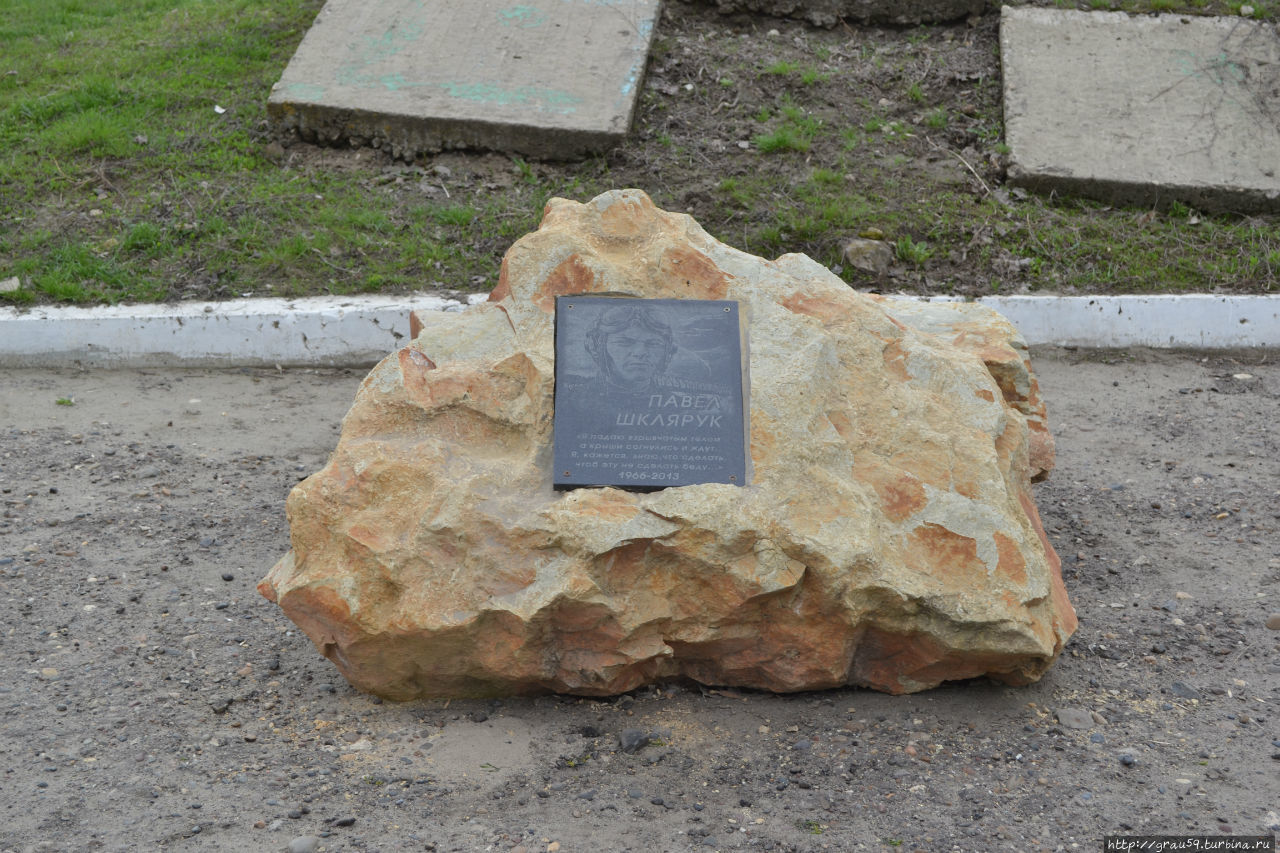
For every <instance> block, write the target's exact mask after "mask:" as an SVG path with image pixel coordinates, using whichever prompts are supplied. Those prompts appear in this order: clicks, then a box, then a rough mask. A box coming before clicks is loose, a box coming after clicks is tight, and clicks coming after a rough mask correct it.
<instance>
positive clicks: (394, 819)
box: [0, 350, 1280, 853]
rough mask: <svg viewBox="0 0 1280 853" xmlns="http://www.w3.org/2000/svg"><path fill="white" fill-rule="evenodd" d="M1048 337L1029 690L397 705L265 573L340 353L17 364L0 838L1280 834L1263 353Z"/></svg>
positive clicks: (552, 841)
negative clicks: (347, 678) (1073, 345)
mask: <svg viewBox="0 0 1280 853" xmlns="http://www.w3.org/2000/svg"><path fill="white" fill-rule="evenodd" d="M1036 358H1037V361H1036V366H1037V370H1038V372H1039V373H1040V376H1041V381H1042V384H1043V386H1044V390H1045V392H1046V398H1047V400H1048V404H1049V407H1050V418H1051V424H1052V425H1053V427H1054V430H1055V433H1056V435H1057V438H1058V452H1059V456H1058V468H1057V470H1056V471H1055V472H1054V475H1053V477H1052V478H1051V479H1050V481H1049V482H1047V483H1045V484H1043V485H1041V486H1039V487H1037V492H1036V494H1037V499H1038V501H1039V504H1040V508H1041V512H1042V514H1043V516H1044V520H1045V524H1046V528H1047V529H1048V530H1049V532H1050V535H1051V537H1052V538H1053V540H1054V542H1055V544H1056V546H1057V548H1058V550H1059V552H1060V554H1061V556H1062V558H1063V563H1064V575H1065V578H1066V582H1067V587H1068V589H1069V591H1070V593H1071V596H1072V599H1073V601H1074V603H1075V605H1076V608H1077V610H1078V611H1079V614H1080V620H1081V627H1080V630H1079V632H1078V634H1077V635H1076V637H1075V638H1074V639H1073V641H1072V642H1071V643H1070V645H1069V646H1068V648H1067V650H1066V652H1065V653H1064V655H1063V657H1062V659H1061V660H1060V661H1059V662H1058V664H1057V665H1056V666H1055V668H1054V669H1053V670H1051V671H1050V673H1049V674H1048V675H1047V676H1046V677H1045V678H1044V679H1043V680H1042V681H1041V682H1040V683H1038V684H1035V685H1032V686H1030V687H1027V688H1020V689H1010V688H1007V687H1002V686H999V685H995V684H992V683H989V682H986V681H984V680H977V681H972V682H966V683H961V684H956V685H952V686H946V687H943V688H940V689H937V690H934V691H931V692H927V693H922V694H917V695H912V696H900V697H892V696H886V695H882V694H877V693H871V692H868V691H863V690H855V689H848V690H837V691H829V692H825V693H813V694H801V695H792V696H773V695H766V694H759V693H749V692H744V691H735V690H730V689H711V688H701V687H698V686H696V685H670V686H664V687H663V688H661V689H656V688H655V689H645V690H640V691H637V692H635V693H633V694H628V695H625V696H621V697H617V698H616V699H613V700H608V701H603V700H597V699H579V698H575V697H561V696H547V697H538V698H530V699H506V700H502V701H497V700H495V701H490V702H482V701H465V702H463V701H457V702H419V703H408V704H403V705H394V704H391V703H381V702H379V701H378V700H376V699H371V698H370V697H367V696H364V695H361V694H358V693H356V692H355V691H353V690H352V689H351V688H350V687H348V686H347V685H346V683H345V682H344V681H343V680H342V679H341V678H340V677H339V676H338V675H337V673H336V672H335V670H334V669H333V668H332V667H331V665H330V664H329V663H328V662H327V661H325V660H324V659H323V658H321V657H320V656H319V654H318V653H317V652H316V651H315V650H314V649H313V648H312V647H311V646H310V644H309V643H308V642H307V641H306V640H305V638H303V637H301V636H300V635H299V634H298V633H297V632H296V631H294V630H292V626H291V624H290V623H289V622H288V621H287V620H286V619H285V618H284V617H283V616H282V615H281V613H280V612H279V610H278V609H277V608H275V607H274V606H273V605H270V604H268V603H267V602H266V601H264V600H263V599H261V598H260V597H259V596H258V595H257V593H256V591H255V589H254V586H255V584H256V583H257V581H258V580H259V578H260V577H261V576H262V575H263V574H264V573H265V572H266V570H267V568H269V566H270V565H271V564H272V562H273V561H274V560H276V559H277V558H278V557H279V556H280V555H281V554H282V553H283V552H284V551H285V549H286V548H287V536H288V531H287V526H286V524H285V521H284V516H283V506H284V497H285V495H286V494H287V492H288V490H289V488H290V487H291V486H292V485H293V484H294V483H295V482H297V480H298V479H299V478H301V477H303V476H305V475H306V474H307V473H309V472H311V471H313V470H315V469H316V468H317V467H319V466H320V465H321V464H323V462H324V460H325V458H326V456H327V454H328V452H329V449H330V448H331V447H332V446H333V444H334V442H335V440H336V437H337V431H338V425H339V421H340V418H341V416H342V414H343V413H344V412H345V410H346V407H347V405H348V404H349V402H350V400H351V398H352V395H353V393H354V391H355V387H356V385H357V384H358V383H359V381H360V379H361V378H362V376H363V371H331V372H315V371H285V372H277V371H238V372H213V371H162V370H154V371H121V372H107V373H88V372H47V371H43V372H35V371H31V372H24V371H13V372H9V373H6V374H5V377H4V382H3V384H2V386H0V510H2V515H0V583H2V589H3V595H0V625H2V626H3V627H2V628H0V715H2V719H3V727H0V759H2V760H0V765H2V766H3V771H2V773H0V851H8V850H14V851H25V850H50V851H52V850H57V851H62V850H76V851H80V850H111V851H134V850H184V851H186V850H217V851H226V850H254V851H257V850H282V851H283V850H290V851H325V850H327V851H337V850H381V851H401V850H436V851H446V850H448V851H454V850H456V851H472V850H496V851H509V850H521V849H523V850H526V851H547V850H560V851H565V853H569V851H606V850H607V851H618V850H634V851H664V850H670V851H683V850H737V849H742V850H778V851H781V850H787V851H791V850H797V851H809V850H839V851H845V850H860V849H865V850H902V851H905V850H925V851H935V850H964V851H970V850H973V851H985V850H1018V851H1031V850H1074V849H1077V845H1078V849H1081V850H1096V849H1099V845H1100V843H1101V839H1102V837H1103V836H1104V835H1106V834H1113V833H1121V834H1127V833H1196V834H1199V833H1207V834H1214V835H1216V834H1219V833H1228V832H1229V833H1236V834H1254V833H1260V832H1266V831H1275V830H1277V829H1280V816H1277V809H1278V808H1280V805H1278V804H1280V740H1278V739H1277V738H1280V714H1278V712H1280V708H1278V707H1277V703H1278V702H1280V630H1275V629H1271V628H1268V627H1267V622H1268V619H1269V618H1271V617H1273V615H1274V614H1276V613H1278V612H1280V534H1278V533H1277V528H1278V527H1280V440H1278V436H1277V432H1276V426H1275V423H1276V420H1277V418H1276V415H1277V412H1278V410H1280V405H1278V401H1280V367H1277V366H1275V364H1276V359H1275V357H1274V354H1270V355H1269V356H1268V354H1265V353H1257V352H1254V353H1246V354H1238V355H1236V356H1235V357H1231V356H1227V355H1211V356H1208V357H1207V358H1206V357H1205V356H1203V355H1196V356H1189V355H1178V354H1165V353H1153V352H1141V351H1140V352H1133V353H1110V354H1101V355H1099V354H1089V355H1086V354H1084V353H1073V352H1066V351H1062V350H1043V351H1039V352H1037V353H1036ZM59 399H62V400H64V401H65V402H64V403H63V404H61V405H60V404H59V403H58V400H59ZM66 403H71V405H67V404H66ZM1273 624H1275V621H1274V620H1273ZM1277 628H1280V625H1277ZM1268 827H1270V828H1271V829H1270V830H1268Z"/></svg>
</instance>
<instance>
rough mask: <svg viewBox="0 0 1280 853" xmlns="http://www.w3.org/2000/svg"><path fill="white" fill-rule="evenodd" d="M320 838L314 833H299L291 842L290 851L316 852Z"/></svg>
mask: <svg viewBox="0 0 1280 853" xmlns="http://www.w3.org/2000/svg"><path fill="white" fill-rule="evenodd" d="M319 847H320V839H319V838H318V837H317V836H314V835H299V836H298V837H297V838H295V839H293V840H292V841H290V842H289V853H316V850H317V849H319Z"/></svg>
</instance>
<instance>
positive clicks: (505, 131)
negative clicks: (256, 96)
mask: <svg viewBox="0 0 1280 853" xmlns="http://www.w3.org/2000/svg"><path fill="white" fill-rule="evenodd" d="M659 5H660V0H468V2H466V3H459V2H457V0H377V2H371V0H328V2H327V3H326V4H325V6H324V8H323V9H321V10H320V14H319V16H317V18H316V22H315V24H314V25H313V26H312V27H311V29H310V31H309V32H308V33H307V35H306V37H305V38H304V39H303V40H302V44H301V45H300V46H299V47H298V50H297V53H295V54H294V56H293V59H292V60H291V61H290V62H289V65H288V67H287V68H286V69H285V71H284V75H283V76H282V77H281V79H280V82H279V83H277V84H276V85H275V86H274V87H273V89H272V92H271V96H270V98H269V100H268V102H267V111H268V114H269V115H270V116H271V118H272V120H273V121H274V123H275V124H276V126H277V128H279V129H281V130H284V131H296V132H297V133H298V134H299V135H300V136H301V137H302V138H304V139H306V140H308V141H318V142H322V143H345V142H350V143H354V144H356V145H362V144H372V145H374V146H376V147H386V148H388V149H389V150H390V151H391V152H392V153H393V154H394V155H396V156H404V157H411V156H414V155H416V154H420V153H429V152H434V151H439V150H441V149H445V148H484V149H491V150H498V151H508V152H512V153H517V154H524V155H529V156H532V157H543V158H550V159H568V158H573V157H578V156H582V155H585V154H590V153H593V152H598V151H603V150H605V149H607V148H608V147H610V146H611V145H614V144H616V143H618V142H619V141H621V140H622V138H623V137H624V136H625V135H626V134H627V131H628V130H629V129H630V127H631V119H632V115H633V113H634V110H635V103H636V97H637V94H638V92H639V90H640V83H641V77H642V75H643V73H644V66H645V61H646V59H647V57H648V52H649V44H650V41H651V40H652V37H653V26H654V23H655V21H656V18H657V15H658V12H659Z"/></svg>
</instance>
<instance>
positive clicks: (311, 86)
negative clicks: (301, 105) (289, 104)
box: [283, 83, 325, 101]
mask: <svg viewBox="0 0 1280 853" xmlns="http://www.w3.org/2000/svg"><path fill="white" fill-rule="evenodd" d="M283 89H284V94H285V95H286V96H287V97H290V98H294V99H296V100H299V101H319V100H321V99H322V98H323V97H324V93H325V88H324V86H321V85H320V84H318V83H285V84H284V86H283Z"/></svg>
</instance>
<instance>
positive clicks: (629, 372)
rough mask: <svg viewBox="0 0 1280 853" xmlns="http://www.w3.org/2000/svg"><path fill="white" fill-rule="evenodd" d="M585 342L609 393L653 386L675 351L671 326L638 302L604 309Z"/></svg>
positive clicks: (640, 390) (637, 392) (604, 388)
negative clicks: (638, 304) (642, 307)
mask: <svg viewBox="0 0 1280 853" xmlns="http://www.w3.org/2000/svg"><path fill="white" fill-rule="evenodd" d="M583 343H584V345H585V347H586V350H587V353H588V354H589V355H590V356H591V359H592V360H593V361H594V362H595V364H596V369H597V371H598V373H597V379H598V381H600V382H601V383H602V386H603V387H602V388H601V390H603V391H605V392H606V393H609V392H622V393H627V394H642V393H646V392H648V391H650V390H652V389H653V388H655V387H656V385H657V382H656V380H657V378H658V377H659V376H660V375H661V374H662V373H663V372H664V371H665V370H666V369H667V367H668V366H669V365H670V364H671V358H672V356H674V355H675V352H676V343H675V336H674V335H673V334H672V332H671V326H669V325H668V324H667V323H666V322H665V321H664V320H662V319H661V318H660V317H658V316H657V314H656V313H655V312H654V311H645V310H642V309H641V308H640V306H637V305H619V306H617V307H616V308H610V309H608V310H607V311H603V312H601V314H600V317H599V318H598V319H597V320H596V323H595V325H594V326H593V327H592V328H591V330H590V331H589V332H588V333H587V337H586V340H585V341H584V342H583Z"/></svg>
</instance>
